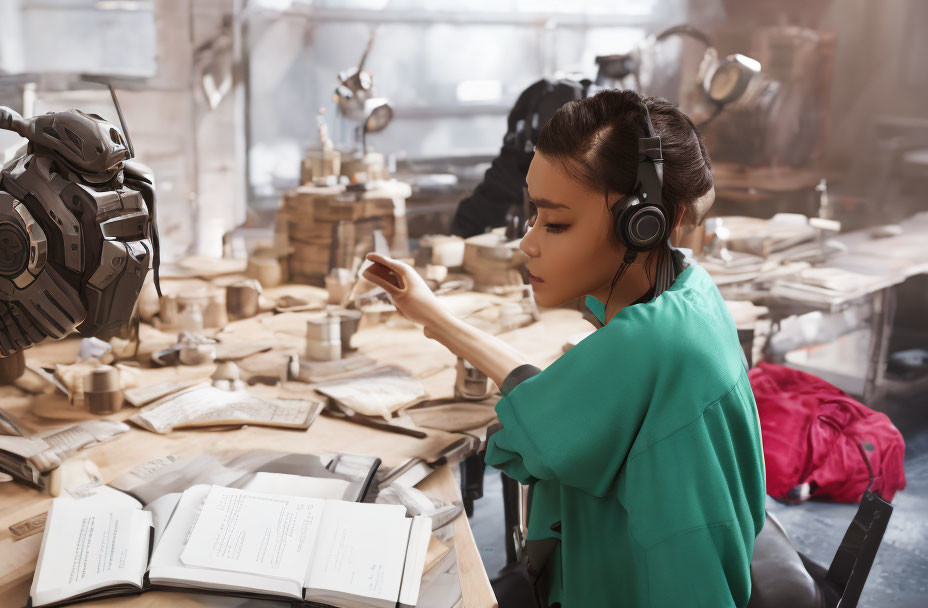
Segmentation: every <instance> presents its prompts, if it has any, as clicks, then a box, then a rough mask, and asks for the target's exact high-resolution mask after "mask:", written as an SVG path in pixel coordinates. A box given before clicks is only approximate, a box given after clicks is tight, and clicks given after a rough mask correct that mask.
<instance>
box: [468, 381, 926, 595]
mask: <svg viewBox="0 0 928 608" xmlns="http://www.w3.org/2000/svg"><path fill="white" fill-rule="evenodd" d="M877 409H879V410H880V411H883V412H885V413H886V414H887V415H889V417H890V419H891V420H892V421H893V423H894V424H895V425H896V427H897V428H898V429H899V430H900V431H901V432H902V434H903V437H904V438H905V441H906V462H905V471H906V481H907V486H906V489H905V490H903V491H901V492H898V493H897V494H896V496H895V498H894V499H893V505H894V507H895V509H894V511H893V515H892V518H891V520H890V522H889V527H888V528H887V530H886V535H885V536H884V537H883V543H882V545H880V550H879V553H878V554H877V556H876V560H875V561H874V563H873V569H872V570H871V571H870V577H869V578H868V579H867V583H866V586H865V587H864V591H863V595H862V596H861V601H860V604H859V605H860V606H862V607H867V608H870V607H877V606H879V607H883V606H887V607H893V608H895V607H899V608H925V607H926V606H928V547H926V543H928V394H922V395H917V396H913V397H908V398H891V399H886V400H885V401H884V402H883V403H882V404H880V405H879V407H878V408H877ZM767 508H768V509H770V510H771V511H772V512H773V513H774V514H775V515H776V516H777V518H778V519H779V520H780V521H781V522H782V523H783V526H784V527H785V528H786V530H787V532H788V533H789V535H790V538H791V539H792V541H793V544H795V545H796V548H797V549H799V550H800V551H802V552H803V553H805V554H806V555H808V556H809V557H811V558H812V559H814V560H816V561H818V562H819V563H821V564H823V565H825V566H827V565H828V564H829V563H830V562H831V558H832V557H833V556H834V552H835V550H836V549H837V547H838V544H839V543H840V542H841V538H842V537H843V536H844V532H845V531H846V530H847V527H848V524H850V522H851V519H852V518H853V516H854V513H855V512H856V510H857V507H856V505H847V504H832V503H824V502H812V501H810V502H806V503H803V504H801V505H796V506H785V505H781V504H779V503H776V502H774V501H773V500H771V499H770V498H769V497H768V499H767ZM470 524H471V527H472V528H473V530H474V536H475V537H476V539H477V546H478V548H479V549H480V555H481V557H482V558H483V563H484V566H485V567H486V569H487V572H488V573H489V575H490V577H491V578H492V577H493V576H494V575H495V573H496V572H497V571H498V570H499V569H500V568H502V567H503V565H504V564H505V563H506V550H505V545H504V544H503V502H502V486H501V482H500V477H499V473H498V472H497V471H495V470H493V469H490V468H488V469H487V472H486V475H485V476H484V497H483V498H482V499H480V500H478V501H477V502H476V504H475V507H474V515H473V517H472V518H471V520H470ZM502 608H508V607H506V606H503V607H502Z"/></svg>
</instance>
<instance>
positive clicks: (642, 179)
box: [612, 100, 671, 263]
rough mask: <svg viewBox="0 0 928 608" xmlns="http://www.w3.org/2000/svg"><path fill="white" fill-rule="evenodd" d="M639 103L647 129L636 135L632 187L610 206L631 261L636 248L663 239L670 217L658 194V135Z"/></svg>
mask: <svg viewBox="0 0 928 608" xmlns="http://www.w3.org/2000/svg"><path fill="white" fill-rule="evenodd" d="M641 105H642V107H643V108H644V117H645V122H646V123H647V126H648V132H647V134H646V136H645V137H640V138H639V139H638V173H637V175H636V176H635V188H634V189H633V190H632V192H631V193H630V194H627V195H626V196H625V197H623V198H622V200H620V201H619V202H617V203H616V204H615V205H613V206H612V220H613V229H614V230H615V235H616V236H617V237H618V238H619V240H620V241H621V242H622V243H624V244H625V246H626V248H627V252H626V254H625V262H626V263H631V262H632V261H633V260H634V259H635V257H636V256H637V255H638V252H640V251H648V250H651V249H654V248H656V247H657V246H659V245H660V244H661V243H663V242H664V241H666V240H667V237H668V229H669V226H670V219H671V218H670V214H669V213H668V210H667V207H666V206H665V205H664V200H663V198H662V197H661V189H662V188H663V184H664V157H663V154H662V153H661V138H660V136H658V135H655V133H654V127H653V125H652V124H651V114H650V112H648V106H647V104H646V103H645V101H644V100H642V101H641Z"/></svg>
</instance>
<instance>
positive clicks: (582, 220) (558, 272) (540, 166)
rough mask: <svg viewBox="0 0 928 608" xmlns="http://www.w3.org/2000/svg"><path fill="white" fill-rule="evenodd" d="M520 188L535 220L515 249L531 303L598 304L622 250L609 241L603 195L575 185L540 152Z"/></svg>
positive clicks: (609, 222) (609, 227) (609, 216)
mask: <svg viewBox="0 0 928 608" xmlns="http://www.w3.org/2000/svg"><path fill="white" fill-rule="evenodd" d="M526 184H527V185H528V194H529V198H530V199H531V201H532V203H533V204H534V207H535V210H537V215H536V216H535V220H534V222H532V223H531V229H530V230H529V231H528V233H527V234H526V235H525V237H524V238H523V239H522V243H521V245H520V248H521V249H522V251H524V252H525V254H526V255H528V256H529V261H528V271H529V273H530V279H531V282H532V287H533V288H534V291H535V300H536V301H537V302H538V304H540V305H542V306H558V305H560V304H563V303H564V302H567V301H569V300H571V299H574V298H578V297H581V296H585V295H593V296H595V297H596V298H598V299H599V300H600V301H603V302H604V301H605V300H606V297H607V296H608V294H609V286H610V284H611V283H612V278H613V276H614V275H615V272H616V270H617V269H618V267H619V265H620V263H621V260H622V256H623V255H624V254H625V248H624V247H623V246H622V245H620V244H618V243H616V242H615V241H616V239H615V238H614V237H612V236H611V232H612V214H611V212H610V211H609V209H608V208H607V207H606V201H605V199H604V196H603V193H602V192H597V191H595V190H592V189H590V188H589V187H587V186H586V185H584V184H582V183H580V182H578V181H576V180H575V179H573V178H572V177H571V176H570V175H569V174H568V173H566V172H565V171H564V169H562V168H561V165H560V164H559V163H558V162H553V161H552V160H551V159H549V158H546V157H545V156H544V154H541V153H540V152H536V153H535V157H534V159H533V160H532V164H531V166H530V167H529V170H528V176H527V177H526ZM614 202H615V201H614V200H610V201H609V204H610V205H612V204H614ZM616 289H617V291H618V287H617V288H616Z"/></svg>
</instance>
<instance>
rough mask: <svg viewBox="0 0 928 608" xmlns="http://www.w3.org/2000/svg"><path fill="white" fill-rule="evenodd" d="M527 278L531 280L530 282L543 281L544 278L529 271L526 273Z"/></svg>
mask: <svg viewBox="0 0 928 608" xmlns="http://www.w3.org/2000/svg"><path fill="white" fill-rule="evenodd" d="M528 280H529V281H531V282H532V283H544V279H542V278H541V277H536V276H535V275H533V274H532V273H531V272H530V273H528Z"/></svg>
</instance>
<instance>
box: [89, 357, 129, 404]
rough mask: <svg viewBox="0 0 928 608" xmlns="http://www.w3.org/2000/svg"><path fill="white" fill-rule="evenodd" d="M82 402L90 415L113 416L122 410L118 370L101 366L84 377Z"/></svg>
mask: <svg viewBox="0 0 928 608" xmlns="http://www.w3.org/2000/svg"><path fill="white" fill-rule="evenodd" d="M84 400H85V401H86V403H87V407H88V408H89V409H90V411H91V413H94V414H115V413H116V412H118V411H119V410H120V408H122V401H123V393H122V383H121V382H120V379H119V370H118V369H116V368H115V367H111V366H109V365H103V366H101V367H98V368H96V369H94V370H91V371H90V373H88V374H87V375H86V376H84Z"/></svg>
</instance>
